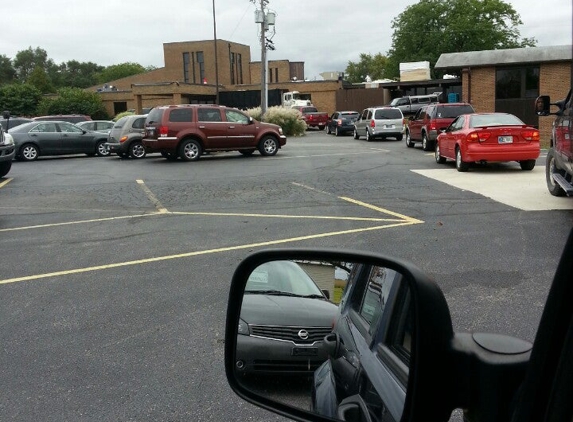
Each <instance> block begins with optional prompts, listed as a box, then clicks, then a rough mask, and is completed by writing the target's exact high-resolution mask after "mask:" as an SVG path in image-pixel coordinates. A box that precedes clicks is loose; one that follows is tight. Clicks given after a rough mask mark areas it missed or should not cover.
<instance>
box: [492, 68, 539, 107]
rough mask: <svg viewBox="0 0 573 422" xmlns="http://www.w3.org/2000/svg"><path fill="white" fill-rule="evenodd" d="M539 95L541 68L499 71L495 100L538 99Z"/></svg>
mask: <svg viewBox="0 0 573 422" xmlns="http://www.w3.org/2000/svg"><path fill="white" fill-rule="evenodd" d="M538 95H539V66H526V67H513V68H502V69H497V70H496V73H495V98H496V99H497V100H507V99H516V98H536V97H537V96H538Z"/></svg>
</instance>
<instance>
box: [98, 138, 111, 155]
mask: <svg viewBox="0 0 573 422" xmlns="http://www.w3.org/2000/svg"><path fill="white" fill-rule="evenodd" d="M96 154H97V155H98V156H99V157H107V156H108V155H109V154H110V152H109V150H108V149H107V148H106V146H105V141H99V142H98V143H97V144H96Z"/></svg>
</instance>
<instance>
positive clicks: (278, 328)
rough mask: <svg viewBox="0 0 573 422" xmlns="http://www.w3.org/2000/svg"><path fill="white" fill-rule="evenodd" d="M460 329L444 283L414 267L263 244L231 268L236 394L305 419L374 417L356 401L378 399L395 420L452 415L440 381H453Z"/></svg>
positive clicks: (230, 364)
mask: <svg viewBox="0 0 573 422" xmlns="http://www.w3.org/2000/svg"><path fill="white" fill-rule="evenodd" d="M322 290H327V291H328V292H329V296H330V300H329V298H328V297H327V296H326V295H325V294H324V293H323V291H322ZM453 337H454V334H453V330H452V325H451V320H450V314H449V310H448V307H447V304H446V301H445V299H444V296H443V294H442V292H441V290H440V289H439V288H438V287H437V285H436V284H435V283H434V282H433V281H431V280H430V279H429V278H428V277H427V276H425V275H424V274H423V273H422V272H420V271H419V270H418V269H416V268H415V267H414V266H412V265H410V264H405V263H402V262H400V261H398V260H392V259H389V258H386V257H383V256H379V255H373V254H369V253H362V254H358V253H352V252H349V253H346V252H340V251H332V250H325V251H317V250H289V249H280V250H270V251H263V252H258V253H255V254H253V255H251V256H249V257H247V258H246V259H245V260H244V261H243V262H241V264H240V265H239V266H238V267H237V269H236V271H235V274H234V276H233V280H232V283H231V290H230V293H229V302H228V309H227V321H226V333H225V370H226V375H227V379H228V382H229V384H230V386H231V388H232V389H233V390H234V391H235V392H236V393H237V394H238V395H239V396H241V397H242V398H244V399H245V400H247V401H250V402H252V403H254V404H256V405H259V406H261V407H264V408H267V409H269V410H272V411H274V412H276V413H279V414H282V415H284V416H289V417H293V418H296V419H298V420H310V418H314V419H313V420H326V419H322V418H321V417H334V418H339V419H340V418H341V417H342V418H344V417H345V416H343V415H350V414H353V415H359V416H361V417H365V418H366V419H352V420H369V419H368V414H367V413H364V412H365V410H364V409H365V408H364V407H363V406H360V405H359V403H361V400H365V401H366V402H367V403H372V400H373V398H375V401H377V402H378V406H380V408H384V409H386V410H385V411H386V412H388V413H389V414H390V415H392V419H393V420H396V421H406V420H408V421H410V420H444V421H445V420H447V419H448V418H449V415H450V413H451V411H452V410H453V407H452V403H454V402H455V400H444V398H443V394H444V391H443V390H440V389H439V388H436V379H439V378H443V377H444V376H446V377H448V376H447V375H446V373H447V372H448V369H447V368H450V367H451V366H450V365H451V363H450V362H448V355H447V353H445V351H446V350H448V348H449V347H450V342H451V341H452V339H453ZM365 389H366V390H367V391H366V390H365ZM357 395H358V396H357ZM365 395H368V397H366V396H365ZM359 397H361V400H358V398H359ZM366 408H368V406H367V407H366ZM412 418H414V419H412ZM342 420H344V419H342Z"/></svg>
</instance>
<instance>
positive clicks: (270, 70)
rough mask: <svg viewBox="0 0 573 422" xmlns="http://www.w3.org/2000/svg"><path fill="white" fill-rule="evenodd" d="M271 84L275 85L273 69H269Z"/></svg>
mask: <svg viewBox="0 0 573 422" xmlns="http://www.w3.org/2000/svg"><path fill="white" fill-rule="evenodd" d="M269 83H271V84H272V83H273V68H272V67H271V68H269Z"/></svg>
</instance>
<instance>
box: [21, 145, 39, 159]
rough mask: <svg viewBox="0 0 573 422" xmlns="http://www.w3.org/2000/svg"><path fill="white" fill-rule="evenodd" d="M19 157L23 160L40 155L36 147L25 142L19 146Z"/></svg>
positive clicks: (36, 157)
mask: <svg viewBox="0 0 573 422" xmlns="http://www.w3.org/2000/svg"><path fill="white" fill-rule="evenodd" d="M19 155H20V158H21V159H22V160H24V161H34V160H37V159H38V157H39V156H40V151H39V150H38V147H37V146H36V145H33V144H25V145H24V146H22V148H20V154H19Z"/></svg>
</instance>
